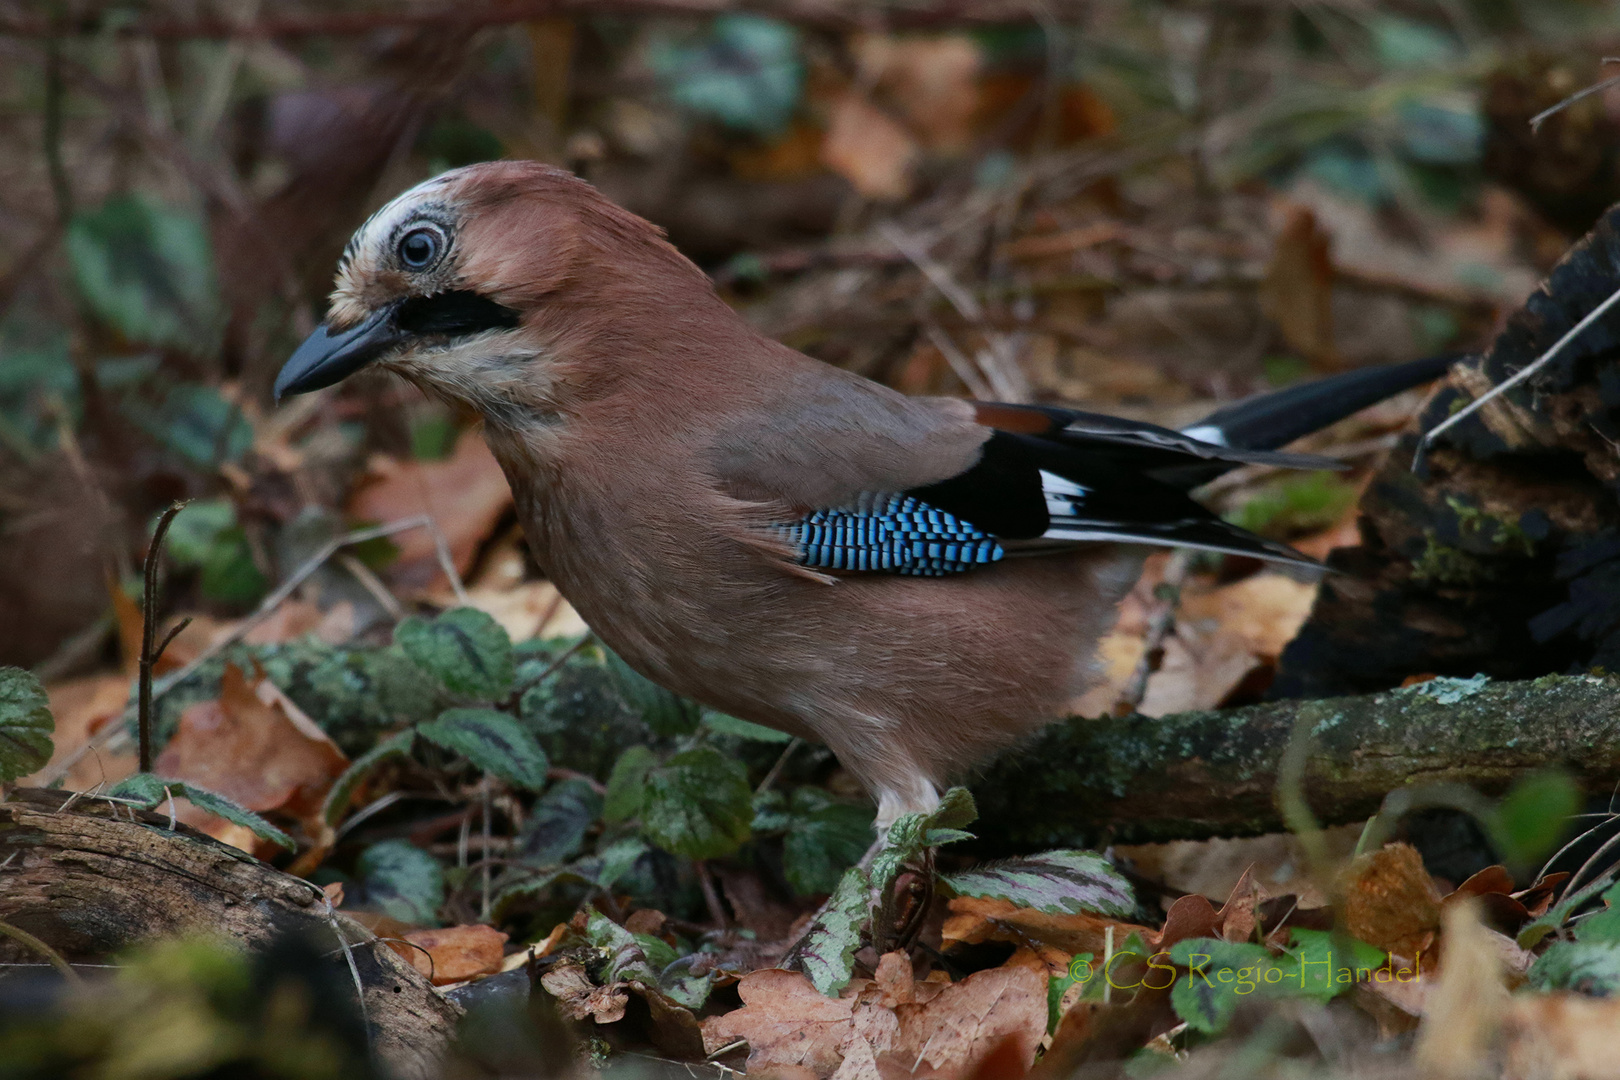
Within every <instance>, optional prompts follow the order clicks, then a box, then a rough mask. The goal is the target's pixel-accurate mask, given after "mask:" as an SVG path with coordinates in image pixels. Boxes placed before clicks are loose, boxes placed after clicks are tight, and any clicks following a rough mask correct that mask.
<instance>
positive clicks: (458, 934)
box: [404, 923, 507, 986]
mask: <svg viewBox="0 0 1620 1080" xmlns="http://www.w3.org/2000/svg"><path fill="white" fill-rule="evenodd" d="M404 937H405V940H406V941H408V942H410V943H411V944H413V945H416V946H419V948H416V949H411V950H410V951H409V952H408V953H406V954H405V955H406V956H407V957H408V958H409V959H410V962H411V964H412V966H414V967H415V968H416V970H417V971H420V972H421V973H422V974H423V975H426V976H427V977H428V978H429V979H430V980H432V982H433V985H434V986H446V985H448V984H450V983H457V982H465V981H466V980H468V979H471V978H473V977H474V976H476V975H493V974H494V973H495V972H497V971H499V970H501V960H502V959H503V958H504V955H505V952H506V940H507V935H505V934H503V933H501V932H500V931H499V930H497V929H495V928H494V927H493V926H485V925H484V924H483V923H472V924H470V925H467V926H446V927H443V928H442V929H437V930H412V931H411V932H409V933H407V934H406V935H404ZM424 953H425V955H424Z"/></svg>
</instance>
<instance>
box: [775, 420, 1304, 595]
mask: <svg viewBox="0 0 1620 1080" xmlns="http://www.w3.org/2000/svg"><path fill="white" fill-rule="evenodd" d="M910 400H912V401H918V399H910ZM926 404H927V403H926V402H924V401H918V406H919V407H923V406H925V405H926ZM862 407H863V406H856V407H855V408H856V410H857V411H859V410H860V409H861V408H862ZM933 407H934V408H935V409H936V412H935V413H934V414H933V416H934V419H933V420H932V421H930V422H918V423H916V424H914V425H911V426H908V427H905V428H904V431H903V434H904V437H901V434H900V433H902V428H901V427H900V426H895V427H892V428H888V429H886V430H885V429H883V428H882V427H873V426H872V425H867V424H853V425H846V426H844V427H841V428H839V431H840V437H839V438H837V439H831V438H828V437H826V435H825V432H826V431H828V430H832V428H833V427H834V426H835V425H833V424H832V423H831V422H830V421H826V420H824V419H823V420H821V421H818V428H817V437H815V438H813V439H806V440H804V441H808V442H813V443H814V450H813V452H812V451H806V453H807V454H808V455H809V456H808V457H807V458H806V460H805V465H806V467H807V469H808V471H810V472H815V473H816V475H818V476H822V477H825V476H828V475H832V474H834V473H836V474H837V475H839V476H840V477H842V478H843V479H841V481H840V484H839V493H838V494H837V495H832V494H830V493H829V492H828V491H827V490H818V491H817V492H816V494H815V495H813V496H811V497H809V498H806V497H804V496H805V494H806V491H804V490H799V491H797V492H795V493H793V494H787V493H785V492H784V495H785V496H786V497H785V498H783V499H782V500H781V501H786V502H788V503H789V504H790V505H793V506H795V507H796V508H798V509H797V512H796V514H795V516H794V517H793V518H792V519H790V520H785V521H782V522H780V523H779V525H778V526H777V527H778V529H779V536H780V538H781V539H782V540H785V541H786V542H787V544H788V545H789V547H790V548H791V549H792V550H793V551H794V552H795V553H796V556H797V561H798V563H799V564H800V565H801V566H804V567H806V568H809V569H812V570H818V571H835V572H845V573H849V572H853V573H860V572H886V573H899V574H914V575H926V576H940V575H945V574H951V573H960V572H963V571H967V570H971V569H974V568H975V567H979V566H983V565H985V564H988V563H993V562H997V561H999V560H1001V559H1002V558H1005V557H1007V556H1009V555H1018V554H1042V553H1049V552H1053V551H1059V550H1066V549H1071V548H1073V547H1074V545H1076V544H1082V543H1096V542H1108V541H1112V542H1126V543H1142V544H1152V545H1159V546H1172V547H1193V548H1202V549H1206V550H1210V551H1221V552H1232V553H1236V554H1243V555H1250V556H1253V557H1256V558H1261V559H1271V560H1280V561H1285V562H1296V563H1305V564H1308V565H1315V563H1314V562H1313V561H1312V560H1310V559H1308V558H1307V557H1306V556H1304V555H1302V554H1300V553H1299V552H1297V551H1295V550H1293V549H1292V548H1290V547H1288V546H1286V545H1284V544H1279V543H1275V542H1273V541H1270V540H1267V539H1264V538H1263V537H1259V536H1256V535H1254V534H1252V533H1249V532H1246V531H1244V530H1242V529H1239V528H1237V527H1236V526H1233V525H1230V524H1227V523H1226V522H1224V521H1222V520H1221V519H1220V518H1219V517H1218V516H1216V515H1215V514H1213V513H1211V512H1210V511H1209V510H1207V509H1205V508H1204V507H1203V506H1201V505H1199V504H1198V503H1197V502H1195V501H1193V500H1192V499H1191V498H1190V497H1189V496H1188V495H1187V493H1186V490H1185V489H1184V487H1183V486H1181V485H1178V484H1177V483H1176V482H1174V476H1175V474H1176V473H1177V471H1178V470H1181V471H1185V470H1186V469H1187V467H1188V466H1189V465H1200V466H1208V465H1211V464H1216V465H1218V464H1219V463H1231V464H1237V463H1248V462H1264V463H1268V464H1274V465H1281V466H1289V467H1295V468H1300V467H1304V468H1319V467H1336V463H1334V462H1332V461H1331V460H1329V459H1324V458H1317V457H1312V456H1309V455H1301V454H1284V453H1276V452H1271V451H1251V450H1244V449H1238V448H1232V447H1226V446H1219V445H1215V444H1213V443H1208V442H1203V441H1200V440H1198V439H1196V438H1192V437H1189V436H1187V435H1184V434H1182V433H1180V432H1176V431H1171V430H1169V429H1167V428H1161V427H1157V426H1154V425H1152V424H1143V423H1137V422H1134V421H1128V420H1121V419H1117V418H1115V417H1108V416H1100V415H1096V414H1090V413H1080V412H1074V411H1070V410H1064V409H1054V408H1045V407H1033V406H1014V405H999V404H988V403H981V404H969V403H965V402H959V401H953V402H950V403H949V406H948V407H947V406H946V405H944V404H937V405H934V406H933ZM822 416H823V417H825V413H824V412H823V413H822ZM777 431H778V434H779V435H781V436H786V437H787V440H788V441H795V442H798V440H792V438H791V433H790V432H788V431H784V430H783V429H781V428H778V429H777ZM868 431H870V432H873V433H874V434H873V440H874V441H873V442H872V444H871V446H872V449H870V450H867V449H865V447H866V443H865V442H864V440H863V439H862V438H859V437H855V435H856V434H857V433H862V432H868ZM776 445H777V447H778V448H780V446H781V440H778V441H777V442H776ZM879 446H881V453H879V451H878V449H876V448H877V447H879ZM964 447H965V452H964ZM942 448H944V449H943V450H942ZM756 449H757V448H756ZM867 453H870V454H871V456H872V460H874V461H877V460H878V459H879V458H881V462H882V463H881V466H880V467H874V468H873V469H872V470H871V471H870V474H869V475H870V477H871V479H870V482H865V481H863V480H861V479H858V478H860V477H862V476H863V475H866V474H865V473H864V472H863V469H862V468H861V467H860V463H861V462H862V461H863V460H865V457H864V455H865V454H867ZM753 456H754V457H755V460H756V461H757V460H759V454H757V453H756V454H755V455H753ZM774 456H775V457H776V458H780V457H781V451H780V449H778V450H777V452H776V454H775V455H774ZM829 457H831V458H835V459H836V463H835V465H833V466H828V464H827V462H828V459H829ZM944 461H952V462H954V463H953V464H952V465H951V466H950V468H948V469H944V470H941V469H940V468H939V466H940V464H941V462H944ZM813 462H819V463H820V465H816V464H813ZM908 464H909V467H907V465H908ZM852 468H853V471H852ZM1217 471H1218V470H1217ZM756 474H757V470H756ZM799 475H800V476H801V477H803V476H804V474H803V473H800V474H799ZM851 476H853V477H856V478H857V479H854V480H853V481H852V480H851V479H850V477H851ZM800 485H808V487H811V488H819V487H821V485H819V484H817V483H816V482H815V481H813V480H810V479H808V478H805V479H802V480H800V481H799V482H798V483H797V484H795V487H796V488H798V487H800ZM779 490H780V488H779Z"/></svg>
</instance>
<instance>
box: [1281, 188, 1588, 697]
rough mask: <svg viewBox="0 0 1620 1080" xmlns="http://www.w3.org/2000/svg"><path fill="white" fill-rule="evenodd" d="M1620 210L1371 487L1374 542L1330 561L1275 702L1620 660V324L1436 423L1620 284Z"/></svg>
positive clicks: (1368, 526)
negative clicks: (1476, 407) (1423, 448)
mask: <svg viewBox="0 0 1620 1080" xmlns="http://www.w3.org/2000/svg"><path fill="white" fill-rule="evenodd" d="M1617 267H1620V207H1617V208H1615V209H1612V210H1610V211H1609V212H1608V213H1607V214H1605V215H1604V216H1603V218H1602V219H1601V220H1600V221H1599V222H1598V224H1597V226H1596V227H1595V228H1594V229H1593V230H1592V231H1591V232H1590V233H1589V234H1588V235H1587V236H1586V237H1585V238H1584V239H1582V240H1581V242H1580V243H1578V244H1577V245H1575V247H1573V248H1572V249H1571V250H1570V251H1569V253H1568V254H1567V255H1565V256H1564V259H1563V260H1562V261H1561V262H1560V263H1559V264H1558V266H1557V267H1556V268H1554V270H1553V271H1552V273H1551V274H1549V275H1548V276H1547V279H1546V280H1545V281H1544V282H1542V284H1541V285H1540V287H1539V288H1537V289H1536V291H1535V292H1534V293H1532V294H1531V296H1530V297H1529V298H1528V299H1527V300H1526V301H1525V304H1524V306H1523V307H1522V308H1521V309H1520V310H1519V311H1518V312H1516V313H1515V314H1514V315H1513V316H1512V318H1511V319H1509V320H1508V323H1507V326H1506V328H1505V329H1503V331H1502V332H1501V333H1500V334H1499V335H1497V338H1496V340H1495V341H1494V342H1493V343H1492V344H1491V347H1490V349H1489V350H1488V351H1486V353H1485V354H1484V355H1483V356H1482V357H1478V358H1473V359H1469V360H1467V361H1465V362H1462V363H1459V364H1457V365H1455V366H1454V367H1453V368H1452V370H1451V374H1450V378H1449V380H1448V383H1447V384H1446V385H1443V386H1442V387H1441V388H1440V389H1439V390H1438V391H1437V392H1436V393H1435V394H1434V396H1433V397H1432V398H1431V399H1430V400H1429V402H1428V404H1427V406H1426V407H1425V408H1424V409H1423V412H1422V414H1421V415H1420V416H1419V417H1418V418H1417V420H1416V422H1415V424H1414V425H1413V427H1412V429H1411V430H1409V431H1408V432H1407V433H1406V434H1405V435H1404V436H1403V437H1402V439H1401V442H1400V444H1399V445H1398V446H1396V448H1395V449H1394V451H1393V452H1391V454H1390V456H1389V458H1388V460H1387V461H1386V462H1385V463H1384V466H1383V468H1382V469H1380V470H1379V472H1378V473H1377V475H1376V476H1374V478H1373V480H1372V483H1371V484H1370V485H1369V486H1368V488H1367V490H1366V493H1365V494H1364V495H1363V496H1362V499H1361V504H1360V511H1361V519H1360V527H1361V536H1362V543H1361V546H1359V547H1354V548H1341V549H1339V550H1337V551H1335V552H1333V553H1332V554H1331V555H1330V556H1329V557H1328V560H1327V562H1328V566H1329V567H1331V568H1332V569H1334V570H1338V571H1342V572H1341V573H1338V574H1330V575H1328V577H1327V578H1326V579H1324V580H1323V582H1322V588H1321V591H1320V593H1319V594H1318V596H1317V600H1316V604H1315V607H1314V609H1313V610H1312V612H1311V617H1310V619H1309V621H1308V622H1306V624H1305V626H1304V627H1303V628H1302V629H1301V631H1300V633H1299V635H1298V636H1297V637H1296V638H1295V639H1294V640H1293V641H1292V642H1291V643H1290V644H1289V646H1288V648H1287V649H1286V650H1285V651H1284V652H1283V655H1282V660H1281V662H1280V664H1279V666H1278V672H1277V681H1276V683H1275V684H1273V686H1272V690H1271V693H1272V695H1273V696H1275V697H1301V698H1321V697H1327V696H1329V695H1335V694H1361V693H1367V692H1370V691H1373V690H1381V689H1384V688H1386V687H1390V686H1396V685H1399V684H1400V682H1401V681H1402V679H1403V678H1404V677H1405V676H1407V675H1413V674H1418V673H1432V674H1441V675H1460V676H1469V675H1473V674H1474V673H1475V672H1485V673H1486V674H1488V675H1490V676H1491V677H1493V678H1498V679H1527V678H1534V677H1535V676H1538V675H1542V674H1545V673H1547V672H1572V671H1583V670H1599V669H1607V670H1611V671H1612V670H1616V669H1617V668H1620V499H1617V498H1616V493H1617V491H1620V453H1617V452H1616V451H1617V448H1620V369H1617V367H1616V360H1617V359H1620V333H1617V331H1616V325H1617V323H1616V319H1615V317H1614V316H1612V315H1611V316H1610V317H1607V318H1602V319H1599V320H1598V321H1597V322H1596V323H1594V324H1593V325H1591V326H1589V327H1587V328H1586V329H1585V330H1584V331H1583V332H1582V333H1581V334H1580V335H1579V336H1578V337H1576V338H1575V339H1574V340H1573V341H1572V342H1571V343H1570V344H1569V346H1568V347H1567V348H1565V349H1564V350H1563V351H1562V352H1561V353H1560V354H1559V355H1558V356H1557V358H1556V359H1554V360H1553V361H1552V362H1551V363H1549V364H1548V365H1547V366H1546V367H1545V369H1543V370H1542V371H1540V372H1539V373H1538V374H1536V375H1535V376H1533V377H1532V378H1530V379H1529V380H1528V381H1527V382H1525V383H1524V384H1522V385H1519V386H1517V387H1515V388H1513V389H1511V390H1509V391H1508V392H1507V393H1505V394H1503V395H1502V396H1501V397H1498V398H1496V399H1495V400H1493V401H1491V402H1488V403H1487V404H1486V405H1485V406H1484V407H1483V408H1482V409H1481V410H1480V411H1479V412H1477V413H1475V414H1474V415H1473V416H1470V417H1468V418H1466V419H1465V420H1463V421H1462V422H1461V423H1460V424H1458V425H1457V426H1456V427H1454V428H1453V429H1452V430H1450V431H1449V432H1447V433H1445V434H1443V435H1442V436H1441V438H1440V439H1439V441H1438V442H1437V444H1436V445H1435V446H1434V447H1433V448H1432V449H1431V450H1430V452H1429V453H1428V454H1427V455H1426V456H1425V457H1424V459H1423V461H1422V462H1421V463H1420V464H1419V465H1417V466H1416V467H1414V464H1413V458H1414V453H1415V451H1416V449H1417V446H1418V440H1419V435H1420V433H1421V432H1426V431H1429V430H1431V429H1433V428H1435V427H1436V426H1438V425H1439V424H1440V423H1441V422H1442V421H1444V420H1446V419H1447V418H1448V417H1450V416H1451V415H1452V414H1453V413H1454V412H1455V411H1456V410H1458V409H1459V408H1461V407H1463V406H1464V405H1466V404H1467V403H1469V402H1470V401H1472V400H1473V399H1475V398H1478V397H1480V396H1481V395H1483V394H1484V393H1485V392H1486V391H1487V390H1489V389H1490V388H1492V387H1493V386H1495V385H1497V384H1498V383H1501V382H1503V381H1505V380H1506V379H1507V378H1509V377H1510V376H1512V375H1514V374H1515V373H1517V372H1518V371H1520V370H1522V369H1523V368H1525V367H1527V366H1528V365H1530V364H1531V363H1532V362H1533V361H1535V360H1536V359H1537V358H1538V357H1539V356H1541V355H1542V354H1544V353H1545V352H1546V351H1547V350H1548V349H1549V348H1550V347H1551V346H1552V345H1553V344H1554V343H1555V342H1556V341H1558V340H1559V339H1560V338H1562V337H1563V336H1564V334H1565V333H1567V332H1569V331H1570V330H1571V329H1573V328H1574V327H1575V326H1576V325H1577V324H1578V323H1579V322H1580V321H1581V320H1582V319H1583V318H1584V317H1585V316H1586V315H1587V314H1588V313H1590V312H1591V311H1593V310H1594V309H1595V308H1596V307H1597V306H1598V305H1599V304H1600V303H1602V302H1603V301H1604V300H1606V299H1607V298H1608V297H1609V296H1610V295H1611V294H1612V293H1613V292H1614V291H1615V290H1616V289H1617V288H1620V272H1617Z"/></svg>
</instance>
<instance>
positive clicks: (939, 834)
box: [781, 788, 974, 994]
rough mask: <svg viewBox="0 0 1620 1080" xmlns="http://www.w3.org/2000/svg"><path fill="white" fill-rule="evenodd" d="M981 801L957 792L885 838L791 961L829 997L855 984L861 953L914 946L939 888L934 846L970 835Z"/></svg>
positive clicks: (847, 877)
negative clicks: (968, 830)
mask: <svg viewBox="0 0 1620 1080" xmlns="http://www.w3.org/2000/svg"><path fill="white" fill-rule="evenodd" d="M973 815H974V810H973V800H972V798H971V797H970V796H969V795H968V794H967V792H966V791H964V790H962V789H960V788H954V789H952V790H951V791H950V792H948V793H947V794H946V796H945V798H944V800H942V801H941V803H940V805H939V807H938V808H937V809H935V810H934V811H932V812H931V813H916V814H906V815H904V816H903V817H901V818H900V819H899V820H897V821H896V822H895V823H894V825H893V826H892V827H891V828H889V829H887V830H884V831H883V832H882V833H880V835H879V838H878V841H877V842H876V843H874V844H873V845H872V847H871V848H870V849H868V850H867V853H866V854H865V855H864V856H862V857H861V860H860V862H858V863H856V864H855V865H854V866H852V867H850V868H849V869H848V870H846V871H845V872H844V876H843V878H842V879H841V880H840V881H839V882H838V887H837V888H836V889H834V890H833V893H832V895H831V896H829V897H828V898H827V902H826V903H824V904H822V905H821V908H820V909H819V910H818V911H817V912H816V913H815V915H814V916H813V917H812V918H811V920H810V922H809V924H808V925H807V926H806V927H805V929H804V931H803V932H802V933H801V934H800V936H799V938H798V940H797V941H795V942H794V943H793V944H792V945H791V946H790V947H789V948H788V950H787V953H786V954H785V955H784V956H783V958H782V962H781V966H782V967H785V968H788V969H789V970H795V971H802V972H804V973H805V974H806V975H808V976H809V977H810V981H811V982H813V983H815V985H816V988H817V989H819V990H820V991H821V992H822V993H824V994H834V993H837V991H838V990H839V989H840V988H841V987H843V986H844V985H845V984H846V983H848V982H849V979H850V976H851V974H852V973H853V970H854V958H855V953H856V952H857V951H858V950H859V949H860V947H861V946H862V945H863V944H871V945H872V946H873V947H874V948H875V949H876V950H877V952H878V953H879V954H880V955H881V954H882V953H884V952H888V951H891V950H893V949H895V948H900V947H904V946H907V945H909V944H910V943H911V942H913V941H914V940H915V939H916V936H917V934H918V932H919V931H920V930H921V929H922V923H923V919H924V917H925V916H926V913H927V910H928V906H929V903H930V901H931V900H932V899H933V889H934V845H935V844H938V843H949V842H950V841H951V840H954V839H960V838H962V837H963V836H964V835H965V834H964V833H962V832H961V826H962V825H965V824H967V823H968V822H969V821H971V820H972V819H973Z"/></svg>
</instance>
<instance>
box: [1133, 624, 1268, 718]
mask: <svg viewBox="0 0 1620 1080" xmlns="http://www.w3.org/2000/svg"><path fill="white" fill-rule="evenodd" d="M1261 663H1262V660H1261V658H1260V656H1259V655H1257V654H1256V652H1255V650H1254V648H1253V647H1252V646H1251V645H1250V644H1249V642H1248V641H1246V640H1245V639H1244V638H1243V637H1242V636H1240V635H1238V634H1235V633H1232V632H1230V631H1228V630H1226V629H1225V628H1217V629H1215V630H1214V632H1213V633H1208V634H1204V633H1200V632H1199V631H1198V630H1197V629H1196V628H1195V627H1192V626H1190V625H1187V624H1185V623H1178V624H1177V626H1176V629H1175V632H1174V633H1172V634H1170V635H1169V636H1168V637H1166V638H1165V639H1164V660H1163V662H1162V663H1161V664H1160V665H1159V670H1158V671H1155V672H1154V673H1153V675H1152V676H1151V677H1150V678H1149V679H1148V681H1147V692H1146V693H1144V694H1143V695H1142V703H1141V704H1140V705H1138V706H1137V709H1136V711H1137V712H1139V713H1141V714H1142V715H1143V716H1169V715H1171V714H1172V713H1180V712H1191V711H1193V710H1196V709H1213V708H1216V707H1217V706H1219V705H1220V704H1221V702H1223V701H1225V700H1226V698H1227V696H1228V695H1229V694H1231V693H1232V691H1233V690H1236V689H1237V687H1238V685H1239V684H1240V683H1242V682H1243V680H1244V679H1245V678H1246V677H1247V676H1248V674H1249V673H1250V672H1252V671H1254V670H1255V669H1256V668H1258V667H1260V666H1261Z"/></svg>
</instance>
